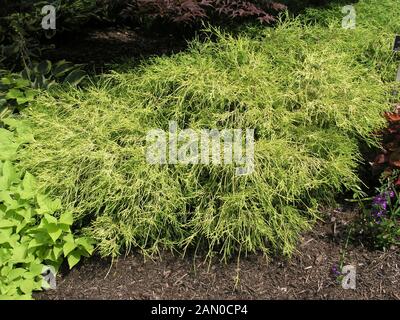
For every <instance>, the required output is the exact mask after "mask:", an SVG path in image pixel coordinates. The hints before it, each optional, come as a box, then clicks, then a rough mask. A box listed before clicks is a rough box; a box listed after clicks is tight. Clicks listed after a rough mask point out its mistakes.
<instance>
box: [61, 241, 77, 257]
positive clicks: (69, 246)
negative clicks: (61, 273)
mask: <svg viewBox="0 0 400 320" xmlns="http://www.w3.org/2000/svg"><path fill="white" fill-rule="evenodd" d="M76 247H77V245H76V244H75V243H73V242H66V243H65V244H64V246H63V252H64V256H65V257H66V256H68V255H69V253H70V252H71V251H73V250H74V249H75V248H76Z"/></svg>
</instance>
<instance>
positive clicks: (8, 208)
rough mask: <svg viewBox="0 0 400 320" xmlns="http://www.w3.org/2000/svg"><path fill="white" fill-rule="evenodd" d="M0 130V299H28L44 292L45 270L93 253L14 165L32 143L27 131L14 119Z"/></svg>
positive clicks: (67, 216) (67, 215)
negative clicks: (20, 154)
mask: <svg viewBox="0 0 400 320" xmlns="http://www.w3.org/2000/svg"><path fill="white" fill-rule="evenodd" d="M3 122H4V123H5V124H6V125H7V126H8V128H9V129H10V130H7V129H5V128H0V299H29V298H31V295H32V292H33V291H35V290H41V289H42V288H43V287H44V288H46V282H45V281H43V277H42V275H41V274H42V271H43V268H44V267H45V266H53V267H54V268H55V270H58V269H59V267H60V265H61V263H62V262H63V259H64V258H66V259H67V260H68V264H69V267H70V268H72V267H73V266H74V265H76V264H77V263H78V262H79V260H80V259H81V257H82V256H85V257H88V256H89V255H90V254H92V252H93V243H92V240H90V239H89V238H85V237H75V236H74V235H73V233H72V231H71V226H72V224H73V216H72V213H71V212H69V211H63V210H62V206H61V201H60V199H55V200H52V199H50V198H49V197H48V196H46V195H45V194H44V193H43V192H41V191H40V190H39V188H38V187H37V183H36V179H35V178H34V177H33V176H32V175H31V174H30V173H29V172H22V171H19V170H18V168H17V167H16V166H15V164H14V160H15V159H16V157H17V152H18V149H19V148H20V147H21V146H22V145H23V144H25V143H27V142H31V141H32V140H33V137H32V134H31V132H30V130H29V128H28V126H27V125H26V124H25V123H23V122H20V121H18V120H15V119H11V118H8V119H5V120H4V121H3Z"/></svg>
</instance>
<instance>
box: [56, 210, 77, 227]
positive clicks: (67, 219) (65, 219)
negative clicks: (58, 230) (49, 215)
mask: <svg viewBox="0 0 400 320" xmlns="http://www.w3.org/2000/svg"><path fill="white" fill-rule="evenodd" d="M73 222H74V218H73V216H72V212H70V211H66V212H64V213H62V214H61V216H60V219H59V223H62V224H66V225H69V226H71V225H72V224H73Z"/></svg>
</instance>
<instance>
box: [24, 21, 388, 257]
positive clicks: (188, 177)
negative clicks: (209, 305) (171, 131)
mask: <svg viewBox="0 0 400 320" xmlns="http://www.w3.org/2000/svg"><path fill="white" fill-rule="evenodd" d="M215 37H216V38H217V41H211V40H210V41H206V42H205V43H200V42H198V41H194V42H192V44H191V47H190V49H189V50H188V52H185V53H180V54H177V55H175V56H173V57H160V58H155V59H153V60H152V61H151V62H149V63H146V64H145V65H143V66H141V67H140V68H135V69H130V68H129V65H127V66H125V67H121V70H123V69H124V70H125V71H123V72H122V71H120V72H114V73H113V74H110V75H106V76H103V77H102V78H101V80H99V81H98V82H97V83H95V84H93V85H92V86H90V87H88V88H87V89H86V90H84V91H83V90H81V89H73V88H69V89H68V90H59V91H58V92H53V93H52V94H51V95H50V94H49V93H43V94H42V95H41V96H40V97H39V98H38V99H37V101H36V102H35V103H34V104H33V105H32V106H31V108H29V109H28V110H27V111H26V114H27V115H28V117H29V119H30V121H31V122H32V125H33V127H34V129H33V130H34V135H35V142H33V143H31V144H29V145H28V146H27V147H26V148H25V149H24V150H23V155H22V157H21V159H20V160H21V163H20V164H21V166H22V167H23V168H26V169H29V170H30V172H33V173H34V174H35V175H36V176H37V177H39V179H40V181H41V183H42V185H43V186H44V187H46V188H47V189H49V191H50V192H51V193H52V194H53V195H56V196H59V197H61V198H62V200H63V203H64V204H65V205H66V206H67V208H68V209H70V210H72V211H73V212H75V218H76V219H82V223H89V226H88V228H87V229H86V231H87V232H88V233H89V234H90V235H91V236H93V237H94V238H96V239H97V241H98V242H99V248H100V252H101V253H102V254H103V255H117V254H120V253H121V252H123V250H125V249H129V248H130V247H132V246H133V247H138V248H140V249H143V251H144V252H146V253H150V252H156V251H157V250H159V249H160V248H163V247H167V248H174V249H183V248H187V247H191V248H207V250H208V252H209V255H210V256H211V255H213V254H215V253H220V254H221V255H220V256H221V257H223V258H228V257H230V256H232V254H233V253H235V252H238V251H241V252H243V253H247V252H254V251H257V250H261V251H263V252H264V253H265V254H269V253H274V252H276V251H278V252H283V253H284V254H290V253H292V252H293V250H294V249H295V245H296V241H297V239H298V236H299V234H300V233H301V232H302V231H304V230H307V229H308V228H310V226H311V225H312V222H313V221H314V220H315V219H316V218H317V216H318V213H317V209H318V205H320V204H323V203H327V202H329V201H332V200H333V196H334V195H335V193H337V192H340V191H341V190H344V189H347V190H353V191H355V192H359V180H358V178H357V176H356V174H355V172H356V168H357V165H358V163H359V160H360V154H359V150H358V142H359V140H360V139H362V140H364V141H366V142H367V143H376V141H375V140H374V138H373V136H371V132H373V131H375V130H377V129H379V128H381V127H382V125H383V124H384V118H383V117H382V113H383V112H384V111H385V110H387V109H389V106H388V104H387V95H386V89H387V88H386V86H385V85H384V83H383V81H382V79H381V76H380V74H379V67H377V65H379V63H380V62H382V61H383V60H385V59H386V60H387V61H391V60H390V59H391V52H390V44H391V39H386V38H380V37H379V35H377V34H376V33H375V32H369V31H368V30H366V29H364V28H360V29H358V30H355V31H349V30H344V29H341V28H335V27H331V28H325V27H320V26H318V25H316V26H303V25H301V23H300V22H299V21H292V22H287V23H283V24H280V25H279V26H277V28H276V29H271V28H265V29H263V28H257V29H253V30H249V31H248V32H247V33H244V34H241V35H238V36H236V37H233V36H230V35H227V34H222V33H220V32H219V31H218V30H213V39H214V40H215ZM373 52H375V53H377V52H379V53H380V54H379V55H378V54H375V55H374V54H373ZM367 54H368V57H374V58H373V59H375V60H374V61H371V58H370V60H368V61H369V63H371V64H372V65H373V66H374V67H370V65H369V64H367V63H366V62H365V60H366V59H365V57H366V55H367ZM392 66H393V64H392ZM171 120H174V121H177V122H178V124H179V127H180V128H182V129H184V128H192V129H194V130H199V129H203V128H207V129H210V128H216V129H219V130H222V129H225V128H243V129H245V128H253V129H255V137H256V141H255V171H254V173H252V174H250V175H247V176H237V175H235V168H234V167H233V166H224V165H219V166H218V165H151V164H149V163H147V162H146V157H145V151H146V134H147V132H148V131H149V130H151V129H155V128H160V129H163V130H168V123H169V121H171Z"/></svg>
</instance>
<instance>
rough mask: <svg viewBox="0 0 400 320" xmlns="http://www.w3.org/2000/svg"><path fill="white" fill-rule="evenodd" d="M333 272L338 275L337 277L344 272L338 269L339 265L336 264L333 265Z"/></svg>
mask: <svg viewBox="0 0 400 320" xmlns="http://www.w3.org/2000/svg"><path fill="white" fill-rule="evenodd" d="M332 273H333V275H334V276H336V277H338V276H340V275H342V273H341V272H340V271H339V270H338V267H337V266H336V265H334V266H333V267H332Z"/></svg>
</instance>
